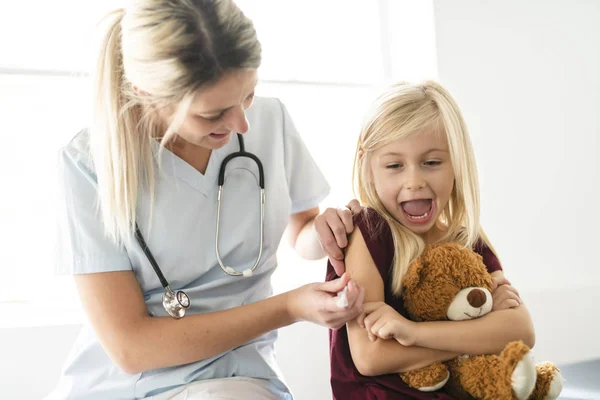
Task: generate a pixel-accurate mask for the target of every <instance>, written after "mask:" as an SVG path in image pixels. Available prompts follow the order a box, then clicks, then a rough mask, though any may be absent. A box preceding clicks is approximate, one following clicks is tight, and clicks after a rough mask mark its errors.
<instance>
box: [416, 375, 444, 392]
mask: <svg viewBox="0 0 600 400" xmlns="http://www.w3.org/2000/svg"><path fill="white" fill-rule="evenodd" d="M448 379H450V372H448V373H447V375H446V378H444V380H443V381H441V382H439V383H436V384H435V385H432V386H423V387H420V388H417V389H419V390H420V391H421V392H435V391H436V390H439V389H441V388H443V387H444V385H445V384H446V383H447V382H448Z"/></svg>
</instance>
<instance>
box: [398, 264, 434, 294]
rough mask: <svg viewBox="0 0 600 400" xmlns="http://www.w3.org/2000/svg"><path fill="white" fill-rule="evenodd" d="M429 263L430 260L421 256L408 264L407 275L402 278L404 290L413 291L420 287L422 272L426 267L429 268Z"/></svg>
mask: <svg viewBox="0 0 600 400" xmlns="http://www.w3.org/2000/svg"><path fill="white" fill-rule="evenodd" d="M428 265H429V261H427V260H424V259H423V258H422V257H419V258H417V259H416V260H415V261H413V262H412V263H411V264H410V265H409V266H408V269H407V270H406V275H405V276H404V278H403V279H402V286H403V287H404V290H408V291H411V290H414V289H416V288H417V287H419V283H420V282H421V273H422V272H423V270H424V269H425V268H427V266H428Z"/></svg>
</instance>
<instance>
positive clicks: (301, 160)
mask: <svg viewBox="0 0 600 400" xmlns="http://www.w3.org/2000/svg"><path fill="white" fill-rule="evenodd" d="M246 115H247V118H248V121H249V123H250V129H249V131H248V133H246V134H245V135H244V139H245V144H246V150H247V151H249V152H252V153H254V154H256V155H257V156H258V157H259V158H260V160H261V161H262V163H263V167H264V174H265V192H266V200H265V231H264V245H263V254H262V258H261V261H260V264H259V265H258V266H257V268H256V269H255V271H254V274H253V276H251V277H244V278H240V277H231V276H228V275H226V274H225V273H224V272H223V271H222V270H221V268H220V267H219V265H218V263H217V259H216V254H215V227H216V215H217V192H218V190H217V177H218V172H219V167H220V165H221V162H222V161H223V159H224V158H225V157H226V156H227V155H228V154H231V153H232V152H235V151H238V150H239V144H238V141H237V138H236V137H235V136H232V139H231V140H230V142H229V143H228V144H227V145H226V146H224V147H223V148H221V149H218V150H215V151H213V152H212V154H211V157H210V160H209V164H208V167H207V169H206V172H205V174H204V175H203V174H201V173H199V172H198V171H197V170H196V169H194V168H193V167H191V166H190V165H189V164H187V163H186V162H185V161H183V160H182V159H180V158H178V157H177V156H176V155H175V154H173V153H171V152H170V151H168V150H166V149H165V150H164V152H163V153H162V156H161V158H160V163H161V167H162V168H161V169H160V172H159V175H158V177H157V183H156V194H155V204H154V209H153V211H152V220H151V222H150V221H149V218H150V204H149V196H148V195H147V192H144V193H143V194H142V196H141V199H140V201H139V207H138V210H139V217H138V224H139V226H140V229H141V231H142V234H143V236H144V238H145V239H146V242H147V244H148V246H149V248H150V250H151V251H152V252H153V254H154V257H155V259H156V261H157V262H158V264H159V266H160V267H161V269H162V271H163V274H164V275H165V277H166V278H167V280H168V281H169V283H170V286H171V288H172V289H173V290H185V292H186V293H187V294H188V296H189V297H190V299H191V307H190V308H189V309H188V310H187V313H188V315H189V314H196V313H207V312H213V311H220V310H225V309H229V308H232V307H237V306H240V305H244V304H249V303H253V302H256V301H259V300H262V299H265V298H267V297H269V296H270V295H271V294H272V287H271V275H272V273H273V271H274V270H275V268H276V266H277V259H276V251H277V247H278V246H279V242H280V240H281V237H282V235H283V232H284V230H285V228H286V226H287V224H288V221H289V217H290V214H293V213H298V212H301V211H305V210H308V209H310V208H313V207H316V206H318V205H319V203H320V202H321V201H322V200H323V199H324V198H325V197H326V196H327V195H328V194H329V185H328V184H327V182H326V180H325V178H324V176H323V174H322V173H321V172H320V170H319V168H318V167H317V165H316V163H315V162H314V160H313V159H312V157H311V156H310V154H309V152H308V150H307V148H306V146H305V144H304V143H303V141H302V139H301V137H300V135H299V134H298V132H297V130H296V128H295V127H294V124H293V122H292V119H291V118H290V116H289V114H288V112H287V110H286V108H285V106H284V105H283V104H282V103H281V102H280V101H279V100H278V99H274V98H256V100H255V102H254V104H253V105H252V107H250V108H249V109H248V110H247V113H246ZM88 141H89V137H88V134H87V131H82V132H81V133H79V134H78V135H76V136H75V138H74V139H73V140H72V141H71V142H70V143H69V144H68V145H67V146H65V147H64V148H63V149H61V151H60V157H59V175H60V176H61V179H62V182H61V188H60V189H61V191H62V197H63V198H62V200H63V201H62V202H61V203H60V205H61V207H62V208H61V210H60V211H61V219H60V224H59V226H60V227H61V230H60V232H61V234H60V246H59V254H60V256H59V261H58V271H59V273H62V274H85V273H95V272H105V271H125V270H132V271H133V272H134V274H135V276H136V278H137V280H138V282H139V284H140V286H141V288H142V291H143V293H144V298H145V301H146V304H147V307H148V312H149V313H150V315H153V316H167V313H166V311H165V310H164V308H163V306H162V300H161V298H162V294H163V292H164V290H163V288H162V286H161V284H160V282H159V280H158V278H157V276H156V274H155V273H154V271H153V269H152V267H151V265H150V264H149V262H148V260H147V258H146V256H145V255H144V253H143V252H142V250H141V248H140V247H139V245H138V244H137V243H131V244H130V245H126V246H124V247H122V248H119V247H117V246H115V245H114V244H112V243H111V242H110V241H108V240H107V239H106V238H105V237H104V234H103V224H102V221H101V218H100V216H99V213H98V212H97V211H96V208H95V207H94V205H95V204H96V203H97V198H98V197H97V180H96V175H95V172H94V167H93V165H92V162H91V159H90V156H89V153H88V150H87V149H88ZM258 176H259V175H258V168H257V167H256V164H255V163H254V162H253V161H251V160H249V159H247V158H236V159H234V160H233V161H231V162H229V163H228V165H227V173H226V179H225V185H224V194H223V196H224V197H223V205H222V209H221V223H220V240H219V250H220V253H221V258H222V259H223V262H224V264H225V265H227V266H233V267H234V268H235V269H236V270H238V271H240V272H241V271H243V270H244V269H246V268H250V267H252V265H253V264H254V262H255V260H256V257H257V255H258V252H259V240H258V238H259V232H260V231H259V229H260V205H259V204H260V203H259V187H258ZM123 301H124V303H123V304H127V303H126V299H123ZM276 337H277V332H276V331H273V332H270V333H267V334H266V335H264V336H261V337H259V338H257V339H255V340H253V341H251V342H249V343H246V344H244V345H242V346H239V347H237V348H235V349H233V350H230V351H228V352H225V353H223V354H220V355H218V356H215V357H212V358H210V359H206V360H202V361H198V362H195V363H191V364H187V365H182V366H178V367H171V368H164V369H156V370H151V371H145V372H143V373H140V374H136V375H129V374H126V373H124V372H122V371H121V370H120V369H119V368H118V367H117V366H116V365H115V364H114V363H113V362H112V361H111V360H110V358H109V357H108V355H107V354H106V352H105V351H104V349H103V348H102V346H101V345H100V342H99V341H98V339H97V337H96V335H95V333H94V331H93V329H92V328H91V326H90V325H89V324H86V325H84V327H83V329H82V331H81V333H80V335H79V337H78V339H77V341H76V343H75V345H74V347H73V349H72V351H71V353H70V355H69V356H68V359H67V361H66V364H65V366H64V369H63V372H62V376H61V378H60V381H59V384H58V386H57V387H56V389H55V391H54V392H53V393H52V394H51V395H50V396H49V398H50V399H102V400H105V399H132V398H135V399H139V398H144V397H148V396H152V395H156V394H159V393H161V392H164V391H167V390H169V389H173V388H174V387H177V386H179V385H184V384H187V383H190V382H193V381H198V380H202V379H211V378H224V377H232V376H245V377H255V378H263V379H268V380H269V381H270V382H271V383H272V385H273V390H274V391H276V392H279V393H281V394H282V398H291V395H290V394H289V389H288V388H287V386H286V384H285V382H284V380H283V377H282V374H281V372H280V370H279V368H278V366H277V363H276V360H275V354H274V348H273V344H274V341H275V339H276ZM165 346H168V343H165Z"/></svg>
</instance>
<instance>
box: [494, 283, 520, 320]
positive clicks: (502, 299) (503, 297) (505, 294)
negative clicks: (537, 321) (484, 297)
mask: <svg viewBox="0 0 600 400" xmlns="http://www.w3.org/2000/svg"><path fill="white" fill-rule="evenodd" d="M492 283H493V289H492V300H493V303H492V311H499V310H507V309H509V308H515V307H518V306H520V305H521V303H522V300H521V297H520V296H519V292H518V291H517V289H515V288H514V287H512V286H511V284H510V282H509V280H508V279H506V278H505V277H504V276H495V277H492Z"/></svg>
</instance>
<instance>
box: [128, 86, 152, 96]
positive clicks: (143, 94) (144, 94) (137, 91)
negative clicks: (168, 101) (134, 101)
mask: <svg viewBox="0 0 600 400" xmlns="http://www.w3.org/2000/svg"><path fill="white" fill-rule="evenodd" d="M131 89H132V90H133V93H135V94H136V95H137V96H140V97H146V96H150V93H148V92H145V91H143V90H140V89H139V88H138V87H137V86H135V85H131Z"/></svg>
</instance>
